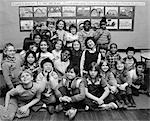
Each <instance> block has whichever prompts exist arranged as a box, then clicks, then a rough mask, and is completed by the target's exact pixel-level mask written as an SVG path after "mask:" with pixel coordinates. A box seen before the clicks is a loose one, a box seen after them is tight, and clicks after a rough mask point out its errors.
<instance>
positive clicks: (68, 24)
mask: <svg viewBox="0 0 150 121" xmlns="http://www.w3.org/2000/svg"><path fill="white" fill-rule="evenodd" d="M63 20H64V21H65V22H66V29H67V30H69V26H70V25H71V24H74V25H75V26H76V19H63Z"/></svg>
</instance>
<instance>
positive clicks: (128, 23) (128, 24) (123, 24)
mask: <svg viewBox="0 0 150 121" xmlns="http://www.w3.org/2000/svg"><path fill="white" fill-rule="evenodd" d="M119 29H132V19H119Z"/></svg>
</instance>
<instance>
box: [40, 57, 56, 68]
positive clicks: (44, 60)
mask: <svg viewBox="0 0 150 121" xmlns="http://www.w3.org/2000/svg"><path fill="white" fill-rule="evenodd" d="M46 62H49V63H51V64H52V67H53V68H54V63H53V61H52V60H51V59H50V58H45V59H43V60H42V61H41V63H40V66H41V68H43V65H44V64H45V63H46Z"/></svg>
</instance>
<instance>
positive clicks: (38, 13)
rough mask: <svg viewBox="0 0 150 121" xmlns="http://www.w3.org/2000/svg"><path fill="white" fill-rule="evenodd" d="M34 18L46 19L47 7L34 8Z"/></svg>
mask: <svg viewBox="0 0 150 121" xmlns="http://www.w3.org/2000/svg"><path fill="white" fill-rule="evenodd" d="M34 17H47V7H34Z"/></svg>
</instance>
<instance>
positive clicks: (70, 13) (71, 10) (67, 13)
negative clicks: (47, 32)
mask: <svg viewBox="0 0 150 121" xmlns="http://www.w3.org/2000/svg"><path fill="white" fill-rule="evenodd" d="M62 14H63V17H75V16H76V7H62Z"/></svg>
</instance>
